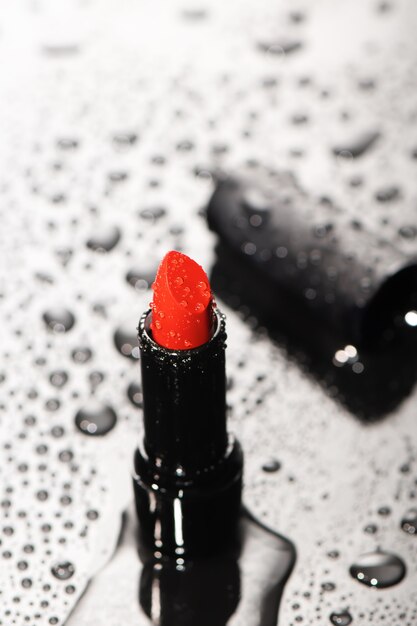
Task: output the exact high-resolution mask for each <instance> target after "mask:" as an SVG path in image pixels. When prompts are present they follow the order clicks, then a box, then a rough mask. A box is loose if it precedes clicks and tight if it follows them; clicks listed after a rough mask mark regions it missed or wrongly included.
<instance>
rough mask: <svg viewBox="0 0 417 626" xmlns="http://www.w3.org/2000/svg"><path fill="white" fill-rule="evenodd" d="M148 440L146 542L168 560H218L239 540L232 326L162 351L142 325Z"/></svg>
mask: <svg viewBox="0 0 417 626" xmlns="http://www.w3.org/2000/svg"><path fill="white" fill-rule="evenodd" d="M138 331H139V347H140V353H141V371H142V391H143V410H144V426H145V436H144V442H143V445H140V446H139V447H138V449H137V451H136V454H135V473H134V491H135V501H136V510H137V515H138V519H139V527H140V534H141V539H142V541H143V542H144V543H145V544H146V545H148V546H151V547H152V548H153V549H154V550H155V551H156V552H159V553H161V554H163V555H168V556H173V555H177V556H178V555H187V556H190V555H191V556H195V555H204V554H211V555H212V554H215V553H216V552H219V551H220V550H222V549H223V548H224V546H226V545H228V544H229V543H230V542H231V541H233V540H234V538H235V536H236V531H237V524H238V518H239V512H240V506H241V492H242V471H243V456H242V451H241V448H240V445H239V443H238V442H237V441H236V440H234V439H232V438H230V437H228V435H227V430H226V373H225V340H226V332H225V322H224V317H223V316H222V315H221V314H220V313H219V312H216V325H215V331H214V334H213V337H212V338H211V340H210V341H209V342H208V343H207V344H205V345H203V346H200V347H199V348H196V349H193V350H183V351H174V350H168V349H166V348H163V347H161V346H159V345H158V344H156V343H155V342H154V341H153V339H152V336H151V331H150V313H149V312H148V313H146V314H145V315H144V316H142V318H141V321H140V324H139V329H138Z"/></svg>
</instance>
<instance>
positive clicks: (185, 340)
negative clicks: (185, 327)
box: [184, 339, 191, 348]
mask: <svg viewBox="0 0 417 626" xmlns="http://www.w3.org/2000/svg"><path fill="white" fill-rule="evenodd" d="M184 346H185V347H186V348H189V347H190V346H191V341H188V339H184Z"/></svg>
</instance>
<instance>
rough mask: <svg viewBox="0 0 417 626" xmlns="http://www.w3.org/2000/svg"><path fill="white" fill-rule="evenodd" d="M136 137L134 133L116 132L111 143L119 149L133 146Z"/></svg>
mask: <svg viewBox="0 0 417 626" xmlns="http://www.w3.org/2000/svg"><path fill="white" fill-rule="evenodd" d="M137 139H138V136H137V135H136V134H135V133H117V134H116V135H114V136H113V144H114V145H115V147H116V148H117V149H119V150H123V149H125V148H129V147H130V146H133V145H134V144H135V143H136V141H137Z"/></svg>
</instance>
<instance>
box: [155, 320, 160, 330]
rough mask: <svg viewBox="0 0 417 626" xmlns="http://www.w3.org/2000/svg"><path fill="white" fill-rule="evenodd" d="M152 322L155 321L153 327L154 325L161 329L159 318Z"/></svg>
mask: <svg viewBox="0 0 417 626" xmlns="http://www.w3.org/2000/svg"><path fill="white" fill-rule="evenodd" d="M154 323H155V327H156V328H157V329H158V330H161V328H162V324H161V322H160V321H159V320H155V322H154Z"/></svg>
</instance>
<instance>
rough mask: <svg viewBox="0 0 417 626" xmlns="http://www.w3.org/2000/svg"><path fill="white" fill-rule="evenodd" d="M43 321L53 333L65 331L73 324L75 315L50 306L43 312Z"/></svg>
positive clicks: (66, 310)
mask: <svg viewBox="0 0 417 626" xmlns="http://www.w3.org/2000/svg"><path fill="white" fill-rule="evenodd" d="M43 321H44V322H45V324H46V325H47V326H48V328H49V329H50V330H52V331H53V332H54V333H66V332H68V331H69V330H71V328H72V327H73V326H74V323H75V317H74V315H73V314H72V313H71V311H68V309H63V308H59V307H56V308H52V309H49V310H48V311H46V312H45V313H44V314H43Z"/></svg>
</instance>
